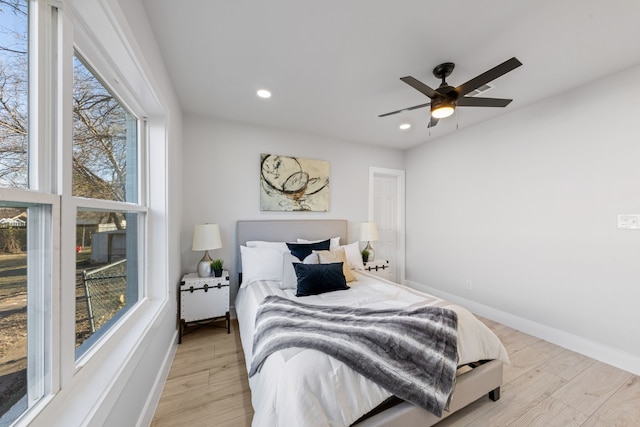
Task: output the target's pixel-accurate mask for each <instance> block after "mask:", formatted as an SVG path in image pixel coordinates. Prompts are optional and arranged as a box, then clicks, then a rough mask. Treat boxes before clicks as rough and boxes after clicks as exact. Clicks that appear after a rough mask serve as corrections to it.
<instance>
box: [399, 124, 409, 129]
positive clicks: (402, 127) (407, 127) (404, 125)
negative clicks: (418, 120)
mask: <svg viewBox="0 0 640 427" xmlns="http://www.w3.org/2000/svg"><path fill="white" fill-rule="evenodd" d="M399 127H400V130H409V129H411V123H401V124H400V126H399Z"/></svg>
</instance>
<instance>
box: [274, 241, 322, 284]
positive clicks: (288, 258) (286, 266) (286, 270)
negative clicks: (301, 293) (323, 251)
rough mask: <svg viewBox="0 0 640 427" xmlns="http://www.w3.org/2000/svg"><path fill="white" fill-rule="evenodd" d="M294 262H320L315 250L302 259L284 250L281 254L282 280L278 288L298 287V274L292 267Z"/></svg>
mask: <svg viewBox="0 0 640 427" xmlns="http://www.w3.org/2000/svg"><path fill="white" fill-rule="evenodd" d="M301 243H302V242H301ZM294 262H302V263H303V264H320V260H319V259H318V254H317V253H315V252H313V253H312V254H310V255H309V256H307V257H306V258H305V259H304V260H302V261H300V260H299V259H298V258H297V257H295V256H293V255H292V254H291V252H285V253H284V254H283V256H282V281H281V282H280V289H297V288H298V276H296V270H295V268H294V267H293V263H294Z"/></svg>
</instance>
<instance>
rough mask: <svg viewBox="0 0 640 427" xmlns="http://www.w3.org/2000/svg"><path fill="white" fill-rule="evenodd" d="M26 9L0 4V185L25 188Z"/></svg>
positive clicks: (18, 2)
mask: <svg viewBox="0 0 640 427" xmlns="http://www.w3.org/2000/svg"><path fill="white" fill-rule="evenodd" d="M28 27H29V26H28V7H27V2H26V0H14V1H11V0H7V1H0V185H1V186H7V187H27V185H28V179H27V175H28V168H27V165H28V162H27V158H28V153H27V145H28V144H27V142H28V131H27V129H28V125H29V122H28V119H27V113H28V105H29V104H28V98H29V93H28V92H29V70H28V63H29V56H28V46H29V40H28V34H29V33H28Z"/></svg>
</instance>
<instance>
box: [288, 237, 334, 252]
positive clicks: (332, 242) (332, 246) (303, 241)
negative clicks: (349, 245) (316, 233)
mask: <svg viewBox="0 0 640 427" xmlns="http://www.w3.org/2000/svg"><path fill="white" fill-rule="evenodd" d="M329 240H330V241H331V242H330V243H329V250H330V251H332V250H334V249H338V248H339V247H340V236H338V237H332V238H331V239H329ZM322 241H323V239H319V240H305V239H300V238H298V243H318V242H322Z"/></svg>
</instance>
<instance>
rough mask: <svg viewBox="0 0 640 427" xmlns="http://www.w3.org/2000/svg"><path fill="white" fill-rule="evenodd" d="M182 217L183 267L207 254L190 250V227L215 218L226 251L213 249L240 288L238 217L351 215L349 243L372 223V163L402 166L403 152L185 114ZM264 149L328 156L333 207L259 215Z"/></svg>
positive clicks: (191, 267) (188, 269)
mask: <svg viewBox="0 0 640 427" xmlns="http://www.w3.org/2000/svg"><path fill="white" fill-rule="evenodd" d="M184 131H185V147H184V219H183V222H182V268H183V271H184V272H185V273H187V272H191V271H195V267H196V264H197V262H198V260H199V259H200V258H202V252H193V251H192V250H191V242H192V238H193V225H194V224H197V223H205V222H210V223H218V224H219V225H220V232H221V235H222V240H223V242H222V244H223V248H222V249H219V250H215V251H210V253H211V256H212V257H213V258H221V259H223V260H224V262H225V267H226V268H228V269H229V270H230V272H231V277H232V282H233V283H232V295H231V301H232V305H233V300H234V298H235V291H236V289H237V277H236V273H237V271H236V251H237V245H236V242H235V229H236V221H238V220H247V219H289V218H297V219H300V218H309V219H347V220H349V240H350V242H353V241H355V240H357V231H356V228H357V226H358V224H359V223H360V222H361V221H366V220H367V214H368V212H367V209H368V208H367V206H368V197H369V192H368V191H369V167H370V166H378V167H385V168H391V169H404V163H403V154H402V152H401V151H399V150H392V149H386V148H379V147H372V146H369V145H363V144H357V143H352V142H347V141H340V140H334V139H328V138H325V137H321V136H317V135H311V134H305V133H299V132H292V131H285V130H278V129H274V128H268V127H260V126H248V125H241V124H235V123H229V122H223V121H218V120H214V119H210V118H205V117H199V116H190V115H187V116H185V119H184ZM260 153H270V154H280V155H287V156H297V157H306V158H312V159H319V160H327V161H329V163H330V200H329V212H326V213H320V212H297V213H296V212H283V213H277V212H261V211H260V193H259V191H260V184H259V182H260V181H259V178H260V175H259V172H260Z"/></svg>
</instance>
